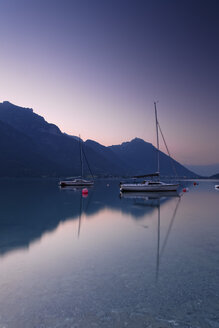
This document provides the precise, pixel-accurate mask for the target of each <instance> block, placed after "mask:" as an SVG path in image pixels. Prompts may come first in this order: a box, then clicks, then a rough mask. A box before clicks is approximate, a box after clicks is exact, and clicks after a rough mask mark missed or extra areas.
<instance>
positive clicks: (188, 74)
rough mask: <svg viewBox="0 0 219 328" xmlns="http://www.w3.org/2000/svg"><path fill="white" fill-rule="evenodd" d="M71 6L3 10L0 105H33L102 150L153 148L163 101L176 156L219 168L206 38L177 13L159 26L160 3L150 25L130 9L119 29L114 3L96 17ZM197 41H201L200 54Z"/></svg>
mask: <svg viewBox="0 0 219 328" xmlns="http://www.w3.org/2000/svg"><path fill="white" fill-rule="evenodd" d="M45 3H46V5H45ZM53 3H54V1H53ZM64 3H65V4H66V5H68V6H67V7H68V8H65V7H64V5H63V7H62V6H61V4H60V3H59V2H58V1H57V4H58V6H59V7H58V8H55V9H54V8H53V10H52V11H49V9H48V8H49V4H51V2H50V1H49V0H47V1H46V2H44V4H43V2H41V1H38V2H36V1H33V2H32V4H30V3H28V1H26V0H20V1H19V6H18V5H17V3H16V1H15V0H14V1H10V3H9V2H8V3H4V4H2V3H1V4H0V21H1V22H0V40H1V44H2V45H3V46H2V50H1V59H0V64H1V66H2V67H1V76H0V90H1V94H0V101H4V100H8V101H10V102H12V103H14V104H16V105H19V106H22V107H31V108H33V110H34V112H36V113H37V114H39V115H42V116H43V117H44V118H45V119H46V120H47V121H48V122H50V123H54V124H56V125H58V126H59V127H60V129H61V130H62V131H63V132H66V133H69V134H72V135H78V134H80V135H81V136H82V138H83V139H93V140H95V141H97V142H99V143H101V144H104V145H112V144H118V143H121V142H123V141H128V140H130V139H133V138H135V137H139V138H142V139H144V140H145V141H147V142H151V143H153V144H154V145H155V144H156V139H155V124H154V108H153V102H154V100H159V101H160V102H159V104H158V115H159V121H160V124H161V127H162V129H163V132H164V134H165V137H166V140H167V143H168V146H169V148H170V151H171V154H172V155H173V157H174V158H175V159H176V160H178V161H180V162H181V163H184V164H211V163H216V162H219V151H218V147H217V144H216V140H217V125H218V121H219V114H218V111H217V107H218V99H217V82H218V79H217V78H216V76H217V74H216V73H217V67H215V65H213V66H211V65H210V63H209V62H208V63H207V64H208V65H207V64H206V65H203V64H204V63H205V61H206V59H209V60H211V61H213V60H214V58H211V57H210V56H211V55H210V54H209V55H207V54H206V53H205V52H203V53H202V54H200V56H199V52H200V51H201V50H202V49H200V44H199V43H200V42H198V41H197V40H196V39H194V40H193V38H192V39H191V40H190V39H189V35H188V33H191V32H194V31H193V30H192V31H190V29H189V28H188V30H187V29H186V28H185V31H183V27H182V26H181V25H180V24H179V25H178V24H177V23H176V22H175V21H174V20H173V18H172V16H171V15H170V17H169V18H171V19H172V20H171V21H170V26H169V25H168V26H167V25H166V23H165V22H164V21H165V19H166V18H167V17H166V15H168V14H167V12H166V13H165V12H164V13H163V14H162V13H161V12H160V13H159V16H160V18H161V22H160V26H158V27H159V28H160V30H159V28H158V30H156V29H157V27H156V26H155V25H154V23H153V18H154V14H155V9H157V8H154V7H153V5H150V6H149V7H150V8H148V11H149V13H150V15H152V18H150V17H149V16H147V15H148V14H147V10H146V13H145V15H146V16H147V18H148V17H149V18H150V19H149V22H148V23H147V24H146V26H145V23H144V18H145V17H144V15H143V16H141V14H140V9H139V10H138V8H137V9H136V13H135V12H134V14H133V13H132V12H131V10H132V9H133V8H132V7H130V8H128V9H127V10H126V11H125V13H124V17H122V18H121V21H122V23H121V22H120V17H119V19H118V17H117V16H116V14H115V13H114V12H113V11H110V12H109V8H108V6H107V5H106V8H105V7H104V6H101V5H100V3H98V6H97V8H99V13H98V12H97V11H96V12H95V10H93V9H92V8H89V6H87V7H86V8H87V11H85V12H84V8H83V6H82V5H80V4H79V2H77V1H76V2H74V3H77V5H75V6H76V7H75V8H76V9H75V11H74V10H73V7H72V5H71V3H70V1H64ZM96 3H97V2H96ZM121 3H122V1H121ZM169 3H171V1H169ZM47 5H48V8H47ZM171 5H172V4H171ZM160 6H161V7H162V5H160ZM42 8H44V11H43V12H42V10H41V9H42ZM174 8H175V11H176V12H175V13H173V15H174V14H175V15H178V18H179V20H180V19H181V15H180V11H179V10H178V8H176V7H174ZM174 8H173V9H174ZM67 9H70V10H69V11H68V10H67ZM58 10H59V16H57V17H58V18H60V21H57V19H56V14H57V12H58ZM160 10H162V8H161V9H160ZM167 10H168V8H167ZM180 10H182V8H180ZM184 14H185V13H184ZM101 15H102V16H101ZM133 15H134V16H133ZM139 15H140V17H139ZM133 17H134V22H132V25H131V27H129V23H130V22H131V19H132V18H133ZM192 18H193V17H192ZM138 19H139V21H140V22H138ZM188 19H191V17H188ZM112 20H113V21H114V23H115V24H114V27H113V26H110V22H111V21H112ZM39 22H40V23H39ZM141 24H142V26H143V29H144V31H143V34H142V35H141V28H142V26H141ZM196 24H197V22H196ZM173 27H175V28H176V30H177V32H176V34H177V33H179V31H181V29H182V31H181V38H180V36H179V38H180V40H178V39H177V37H178V36H177V37H176V35H175V34H174V32H172V34H168V33H169V32H170V31H172V30H171V29H173ZM198 27H199V28H200V26H198ZM101 28H102V29H103V28H104V29H105V30H104V33H103V31H102V30H101ZM190 28H191V26H190ZM195 28H196V26H195ZM204 28H205V25H204V27H203V29H204ZM162 29H163V31H162ZM148 30H149V31H148ZM201 32H202V30H201V31H200V33H201ZM160 34H161V35H160ZM195 36H196V37H197V36H199V34H197V35H195ZM168 37H169V38H170V39H171V40H168ZM207 37H208V35H207V36H206V38H205V36H204V37H203V40H202V39H201V40H200V41H201V42H202V41H204V42H206V40H207ZM184 39H185V40H184ZM142 41H144V42H146V43H147V45H145V44H143V43H142ZM173 41H180V42H182V43H183V44H182V45H180V42H179V44H178V45H177V46H176V45H174V42H173ZM189 42H190V43H192V42H195V43H197V44H195V45H194V46H193V48H192V45H191V44H190V43H189ZM187 43H188V48H187V49H186V50H184V49H183V47H184V46H185V45H186V44H187ZM209 45H211V43H209ZM191 50H193V51H194V52H195V55H194V56H196V58H195V60H194V58H193V57H190V54H189V52H190V51H191ZM174 51H175V53H174ZM213 63H214V62H213ZM212 77H213V78H212ZM162 149H164V148H162Z"/></svg>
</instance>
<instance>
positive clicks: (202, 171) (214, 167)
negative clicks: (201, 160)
mask: <svg viewBox="0 0 219 328" xmlns="http://www.w3.org/2000/svg"><path fill="white" fill-rule="evenodd" d="M186 167H187V169H189V170H191V171H193V172H195V173H197V174H199V175H202V176H205V177H209V176H212V175H215V174H217V173H218V172H219V164H211V165H186Z"/></svg>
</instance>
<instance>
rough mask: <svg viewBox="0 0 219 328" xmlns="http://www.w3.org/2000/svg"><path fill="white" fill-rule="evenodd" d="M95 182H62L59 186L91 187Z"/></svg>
mask: <svg viewBox="0 0 219 328" xmlns="http://www.w3.org/2000/svg"><path fill="white" fill-rule="evenodd" d="M93 184H94V182H93V181H86V180H82V181H74V180H73V181H60V183H59V185H60V187H70V186H71V187H72V186H74V187H89V186H93Z"/></svg>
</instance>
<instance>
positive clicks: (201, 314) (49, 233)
mask: <svg viewBox="0 0 219 328" xmlns="http://www.w3.org/2000/svg"><path fill="white" fill-rule="evenodd" d="M1 182H2V183H1V187H0V208H1V216H0V268H1V270H0V328H3V327H4V328H44V327H46V328H50V327H51V328H55V327H57V328H59V327H66V328H68V327H74V328H79V327H80V328H88V327H89V328H92V327H101V328H105V327H106V328H108V327H116V328H117V327H136V328H138V327H144V328H145V327H148V328H170V327H178V328H181V327H182V328H200V327H201V328H218V327H219V215H218V212H219V211H218V210H219V191H217V190H215V188H214V185H215V184H216V182H213V181H199V184H198V185H197V186H194V185H193V183H192V182H183V185H184V186H185V185H186V186H187V187H188V188H189V191H188V192H185V193H183V194H182V195H181V197H176V195H166V197H165V195H164V196H163V197H161V198H159V197H156V196H153V195H149V196H147V195H145V194H142V195H141V194H140V195H138V194H137V195H136V194H134V195H133V194H127V195H123V196H120V193H119V181H118V180H112V181H111V180H105V181H104V180H102V181H101V180H100V181H97V182H96V183H95V185H94V187H93V188H90V189H89V193H88V196H87V197H82V194H81V190H74V189H65V190H61V189H60V188H59V187H58V185H57V181H54V180H37V179H36V180H34V179H33V180H32V179H31V180H28V179H26V180H21V179H17V180H7V179H2V180H1ZM217 183H218V182H217Z"/></svg>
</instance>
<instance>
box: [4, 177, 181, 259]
mask: <svg viewBox="0 0 219 328" xmlns="http://www.w3.org/2000/svg"><path fill="white" fill-rule="evenodd" d="M173 196H176V195H173V194H171V193H169V194H168V193H167V194H166V195H165V197H164V194H162V195H159V194H157V195H155V194H153V195H151V194H144V193H143V194H141V196H140V197H139V195H136V194H131V193H130V194H127V195H122V196H121V195H119V188H118V182H117V181H112V182H110V184H108V183H106V182H105V181H102V182H101V181H100V182H99V183H97V184H96V186H95V187H93V188H90V189H89V194H88V197H86V198H85V197H83V196H82V193H81V188H67V189H65V190H60V189H59V188H58V187H57V183H56V181H38V180H31V181H30V180H26V181H21V180H17V181H10V183H5V184H4V187H3V185H1V189H0V208H1V216H0V226H1V229H0V255H4V254H6V253H8V252H10V251H13V250H14V249H17V248H26V249H28V247H29V245H30V244H31V243H32V242H33V241H35V240H37V239H39V238H41V237H42V235H43V234H44V233H45V232H49V231H53V230H54V229H56V228H57V227H58V225H59V224H60V223H61V222H64V221H66V220H69V219H71V220H75V219H79V225H78V237H79V236H80V231H81V223H82V222H81V221H82V216H83V215H86V218H93V217H94V215H95V214H97V213H99V212H100V211H102V210H104V209H110V210H112V211H118V212H121V213H124V214H129V215H131V218H133V219H135V220H141V219H144V217H145V215H149V214H151V213H152V212H153V211H154V210H155V209H156V207H157V202H158V200H159V206H161V205H162V204H164V203H166V202H167V201H168V200H169V199H170V198H171V197H173Z"/></svg>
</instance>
